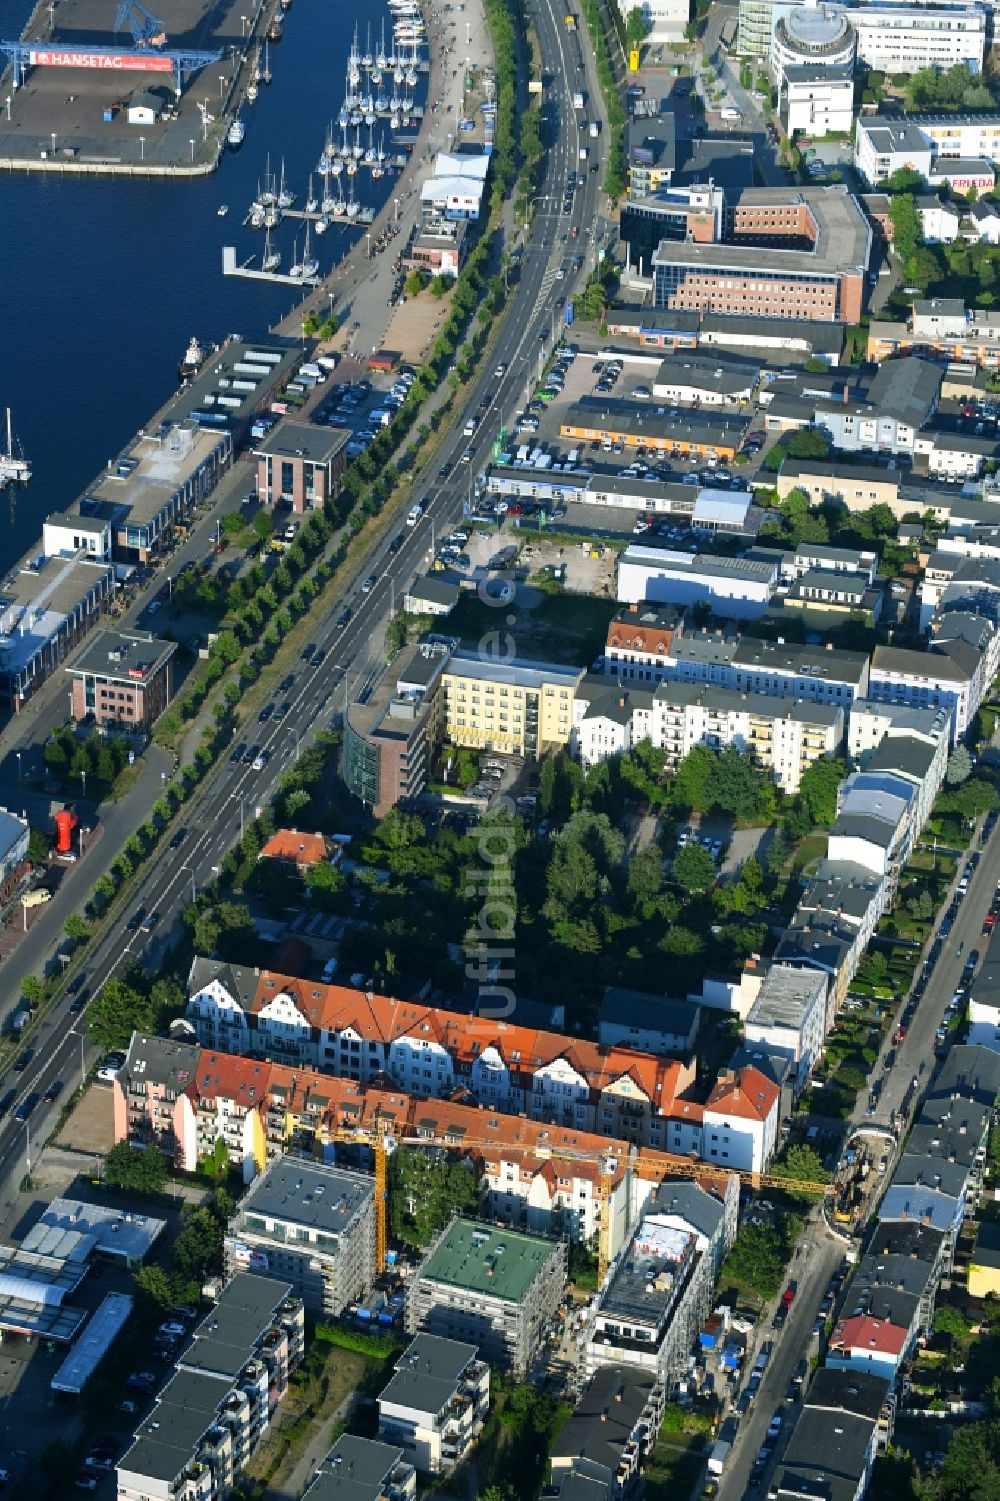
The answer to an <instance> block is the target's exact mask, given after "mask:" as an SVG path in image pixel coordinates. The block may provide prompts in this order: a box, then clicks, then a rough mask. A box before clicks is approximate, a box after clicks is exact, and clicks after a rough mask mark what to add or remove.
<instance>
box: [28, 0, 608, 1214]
mask: <svg viewBox="0 0 1000 1501" xmlns="http://www.w3.org/2000/svg"><path fill="white" fill-rule="evenodd" d="M531 9H532V15H533V17H534V19H535V23H536V27H537V34H538V39H539V45H540V48H541V52H542V57H543V62H544V72H545V79H546V92H545V96H544V106H543V144H544V145H545V147H546V155H545V158H544V165H543V173H542V178H541V181H540V183H539V187H538V195H537V203H536V205H535V209H536V211H535V215H534V219H533V222H532V225H531V228H530V230H529V231H528V232H527V234H526V237H525V240H524V245H523V254H522V257H521V264H520V275H519V278H518V280H517V282H516V284H515V285H514V287H513V288H512V292H511V299H510V302H509V304H508V306H507V309H506V311H505V315H504V318H503V322H502V324H501V327H500V330H499V332H498V334H497V336H496V338H495V340H494V343H493V346H492V348H491V350H490V353H489V356H488V358H487V359H486V360H485V361H484V370H483V373H482V375H481V376H480V377H479V379H478V380H476V381H474V382H473V383H472V384H471V386H470V387H469V389H468V391H467V394H466V400H465V403H464V406H463V407H462V409H461V410H460V411H459V412H458V413H456V416H455V419H454V423H453V426H452V428H451V431H450V435H449V437H448V438H447V439H446V440H445V442H444V443H443V445H442V447H441V449H440V452H439V454H438V457H437V459H436V463H435V468H434V470H433V477H431V478H427V479H425V480H424V482H423V483H422V484H419V485H418V486H417V487H415V489H414V491H413V493H412V496H411V500H412V501H418V500H419V501H422V502H423V504H424V508H425V514H424V518H423V519H422V520H421V522H420V523H419V525H417V526H416V527H412V528H409V527H401V531H400V537H401V542H400V544H399V545H398V547H397V549H396V551H395V552H393V551H391V550H390V542H389V539H385V540H383V541H382V542H381V543H380V544H379V545H378V546H377V547H376V548H375V549H373V551H372V553H370V554H369V555H368V556H367V557H366V558H365V559H364V561H363V562H362V563H361V564H360V565H359V567H358V570H357V575H356V577H355V578H354V579H353V581H352V582H351V584H350V585H349V587H348V588H347V589H346V590H345V591H344V594H343V595H342V597H341V598H340V599H339V600H338V602H337V607H336V610H335V611H331V613H330V614H329V615H328V616H327V617H326V618H325V619H324V620H322V621H318V622H317V625H316V629H315V631H314V634H313V640H314V642H315V643H316V645H317V646H318V647H320V648H323V649H324V650H325V659H324V661H323V662H322V665H321V666H320V667H319V668H315V669H314V668H311V667H310V666H308V665H306V664H304V663H301V662H300V663H297V664H294V665H295V683H294V686H293V688H292V690H291V691H290V692H289V693H288V694H287V695H285V696H286V698H287V700H288V702H289V705H290V707H289V711H288V714H287V716H286V717H285V718H284V720H283V722H282V723H281V724H280V725H275V724H273V723H268V724H266V725H262V726H259V727H258V726H253V725H248V726H246V727H245V729H244V732H243V734H244V738H247V739H251V740H253V741H255V742H259V744H260V746H261V748H262V749H263V750H265V751H267V752H268V753H269V759H268V761H267V764H266V766H265V769H264V770H263V771H261V772H255V771H254V770H253V769H252V767H250V766H247V765H245V764H244V762H243V761H242V760H241V761H239V762H233V761H231V760H230V759H229V758H228V757H224V758H223V760H222V761H221V763H220V764H219V765H218V766H216V767H215V768H214V770H213V771H212V772H211V773H210V775H209V776H208V778H207V779H206V781H205V783H204V784H203V786H202V788H201V789H200V791H199V793H198V795H197V796H196V798H195V799H194V801H193V802H192V803H191V804H189V805H187V807H186V808H185V811H184V814H183V815H182V822H183V824H184V826H185V828H186V830H187V833H186V837H185V839H184V842H183V843H182V844H181V846H180V848H179V849H177V850H176V851H175V852H171V853H170V855H169V856H168V857H162V858H157V859H156V860H154V861H152V862H151V864H150V866H149V867H148V868H147V869H145V870H144V871H142V872H141V873H140V874H139V876H138V878H137V879H136V882H135V886H134V889H133V890H132V892H131V893H130V898H129V902H128V904H127V906H126V908H125V910H124V912H122V914H121V916H120V917H119V919H118V920H116V921H115V922H113V923H112V924H110V925H109V926H108V927H107V928H106V929H105V931H104V933H103V935H102V936H101V937H100V938H99V939H98V940H97V941H96V942H95V943H94V945H93V947H92V948H91V950H90V951H89V952H88V954H87V960H86V979H85V985H86V988H87V990H88V991H89V993H90V994H91V996H93V995H94V994H96V993H97V991H98V990H99V989H100V987H101V985H103V984H104V983H105V981H106V980H107V979H109V978H110V977H111V976H113V975H114V974H115V973H116V972H118V971H120V970H121V968H122V966H123V965H124V964H125V963H126V962H127V961H128V960H129V959H131V958H136V959H140V960H143V961H145V962H146V963H147V964H148V965H150V966H155V964H156V962H157V959H158V957H159V956H161V955H162V953H163V952H164V950H165V949H166V948H167V947H168V946H169V944H170V941H171V936H172V933H173V932H174V931H175V925H176V924H177V922H178V921H179V919H180V916H181V913H182V912H183V910H184V908H185V907H186V906H187V905H188V903H189V902H190V901H191V899H192V896H193V894H194V893H195V892H196V891H197V890H198V889H199V888H200V887H203V886H205V885H207V884H208V882H210V881H211V880H212V878H213V877H214V876H215V875H216V874H217V872H218V868H219V866H220V865H221V863H222V858H223V856H224V854H225V852H226V850H227V849H229V848H230V846H231V845H232V844H233V843H234V842H235V841H236V840H237V839H238V838H239V835H240V831H241V827H242V825H243V823H244V821H245V820H246V819H248V818H251V817H252V816H253V814H254V810H255V809H256V808H257V807H258V806H263V805H264V804H266V802H267V801H268V800H269V799H270V797H271V796H272V795H273V793H274V791H275V788H276V785H277V782H278V779H279V777H280V776H281V775H282V773H284V772H285V771H287V769H288V768H289V766H290V765H291V764H292V762H293V761H294V759H295V757H296V756H297V755H298V754H299V753H300V752H301V750H303V749H305V748H306V746H307V745H308V744H309V743H310V740H311V738H312V737H313V736H314V735H315V734H316V733H317V732H318V731H319V730H322V729H324V728H326V727H327V726H328V725H329V724H330V723H331V722H332V720H333V718H334V716H335V714H336V713H338V712H340V711H341V709H342V706H343V703H344V700H345V697H346V696H351V695H353V694H354V693H355V692H356V691H357V688H358V686H359V684H360V682H361V681H362V679H363V677H364V676H365V675H366V674H367V673H369V672H370V671H371V670H372V667H373V655H372V653H373V643H375V642H378V641H380V640H381V638H382V628H383V627H384V624H385V618H386V616H387V614H388V613H389V612H390V611H391V609H392V603H393V601H399V600H401V599H402V597H403V594H404V592H405V589H406V587H407V585H408V584H409V583H410V582H411V580H412V579H413V577H414V576H415V575H416V574H417V573H418V571H419V570H420V569H421V568H422V567H426V565H427V563H428V562H429V553H430V551H431V550H432V538H433V537H434V536H436V537H438V538H439V539H440V538H441V537H442V536H443V535H444V533H445V532H446V531H447V530H448V529H449V528H450V527H452V526H453V525H455V524H456V523H457V521H458V520H459V519H460V517H461V514H462V506H463V502H464V501H465V499H466V497H467V494H468V480H467V478H466V474H467V472H471V474H472V475H475V474H477V473H478V472H479V470H480V469H481V468H482V467H483V465H484V464H485V462H486V461H487V459H488V457H489V450H490V446H491V444H492V441H493V438H494V437H495V434H496V431H497V429H498V428H499V426H500V424H501V422H502V421H508V422H509V420H510V417H511V416H512V414H513V412H514V411H515V410H516V407H517V405H518V404H519V403H520V401H521V400H522V399H523V395H524V384H525V381H526V379H527V378H530V377H531V376H532V375H533V374H536V373H537V369H538V365H539V356H540V353H541V355H542V357H543V358H544V356H545V354H547V353H548V352H549V351H550V350H551V348H552V346H553V344H554V343H555V342H556V341H557V339H558V337H559V332H560V330H559V327H558V320H557V319H556V316H555V315H556V312H557V309H556V307H555V299H556V297H557V296H559V295H561V294H565V295H567V296H570V295H571V289H572V287H573V280H572V277H571V276H569V275H567V276H566V277H565V278H559V277H558V274H557V273H558V270H559V268H560V266H562V265H564V264H565V263H566V262H567V261H569V260H570V259H571V257H572V256H573V255H574V254H577V253H583V254H584V255H585V256H586V253H587V250H588V248H589V247H590V246H592V245H593V244H594V240H595V237H596V236H597V235H598V234H599V233H600V228H599V226H600V225H601V223H602V220H601V215H600V182H601V174H600V173H592V172H590V171H585V172H584V174H583V177H582V181H581V185H580V187H579V188H578V189H577V191H576V194H575V195H574V198H573V209H572V213H571V214H567V213H564V212H563V199H564V196H565V187H566V179H567V178H568V176H569V174H570V173H571V172H572V171H576V170H578V168H579V166H582V165H583V164H582V163H580V162H579V160H578V154H579V146H580V127H579V123H578V121H577V118H576V115H575V112H574V110H573V107H572V95H573V92H574V90H576V89H579V88H581V87H586V88H587V92H588V93H590V94H591V101H590V103H589V106H588V113H589V115H590V118H594V117H595V115H596V113H597V108H598V106H597V99H596V95H595V94H594V89H595V88H596V85H595V84H594V82H593V80H591V79H590V78H589V74H588V73H587V72H586V71H583V72H581V71H580V69H581V67H582V68H583V69H584V70H586V69H587V68H588V67H589V63H588V61H587V59H586V58H585V57H584V55H583V53H582V51H581V47H580V41H579V38H578V37H577V36H576V35H574V34H573V33H571V32H567V30H566V28H565V27H564V24H563V12H562V11H560V10H559V8H558V5H555V4H554V3H553V0H536V3H535V4H534V5H533V6H532V8H531ZM595 144H596V145H597V146H598V147H599V149H600V154H601V156H603V153H604V152H605V151H606V149H607V148H606V138H605V136H604V134H603V133H602V135H601V137H600V140H599V141H598V142H597V143H594V142H589V145H590V147H591V148H593V147H594V146H595ZM596 154H597V153H596V152H595V151H594V150H593V149H592V150H591V160H593V159H594V157H595V155H596ZM574 226H575V228H576V230H577V237H576V238H573V237H572V230H573V228H574ZM563 236H566V241H565V243H563ZM540 331H544V332H545V337H544V338H542V337H540V336H539V335H540ZM498 362H500V363H502V364H503V365H504V366H505V367H506V369H505V374H504V376H503V377H502V378H500V379H497V378H496V376H495V374H494V368H495V367H496V366H497V364H498ZM486 397H488V398H489V402H488V408H483V407H482V405H481V403H482V402H483V400H484V398H486ZM484 411H485V416H483V413H484ZM472 414H476V415H477V416H478V417H482V420H480V421H479V423H478V427H477V434H476V436H475V437H474V438H473V439H472V440H471V446H472V449H473V454H472V459H471V462H470V463H469V464H468V465H466V464H464V463H462V462H461V455H462V453H463V451H464V449H465V448H466V446H467V444H468V443H469V441H470V440H468V439H466V438H465V437H464V436H463V435H462V426H463V423H464V420H465V418H466V416H467V415H472ZM448 462H451V463H452V464H453V465H454V468H453V470H452V475H451V483H450V484H447V485H445V484H442V483H441V481H440V480H439V479H438V478H437V471H438V466H443V465H444V464H445V463H448ZM371 574H374V575H375V576H376V578H377V581H378V582H377V584H376V587H375V588H374V589H373V590H372V591H371V592H370V593H369V594H367V595H362V594H361V592H360V587H361V582H362V580H363V579H364V578H366V577H368V576H369V575H371ZM345 604H350V605H351V607H352V610H353V614H352V616H351V619H350V621H349V623H348V624H347V625H346V626H345V627H343V628H338V626H337V624H336V619H335V616H336V613H337V612H338V611H339V610H340V609H341V608H342V607H343V606H344V605H345ZM85 874H86V871H85V867H84V868H81V870H80V871H79V874H78V877H77V879H78V880H79V878H80V877H83V876H85ZM79 884H80V890H81V893H83V892H84V891H85V890H86V889H89V882H87V881H86V880H79ZM139 907H142V908H144V909H145V911H146V912H154V911H155V912H157V913H158V914H159V918H160V921H159V924H158V926H157V927H156V928H155V930H154V931H153V932H152V933H151V934H146V933H143V932H141V931H139V932H130V931H129V930H128V927H127V925H126V924H127V919H128V917H129V916H130V914H132V913H133V912H135V911H136V910H137V909H138V908H139ZM69 1004H70V998H69V997H66V998H64V999H63V1000H62V1001H60V1002H58V1003H57V1004H56V1006H55V1007H54V1008H53V1009H52V1010H51V1011H50V1012H49V1013H48V1015H47V1016H46V1017H45V1019H44V1020H43V1021H42V1022H41V1024H40V1025H39V1027H38V1028H37V1029H36V1030H35V1031H34V1033H33V1034H32V1035H31V1037H30V1039H29V1041H30V1045H31V1047H32V1048H33V1050H34V1054H33V1059H32V1062H31V1064H29V1066H28V1068H26V1069H25V1070H24V1071H23V1072H22V1073H21V1074H20V1075H17V1076H13V1075H12V1076H11V1077H10V1078H9V1079H5V1080H0V1093H3V1092H4V1091H5V1090H7V1089H10V1088H11V1087H15V1088H16V1098H15V1100H14V1102H13V1103H12V1105H11V1108H10V1109H9V1110H8V1112H7V1113H6V1115H5V1116H4V1118H3V1120H2V1121H0V1202H2V1204H3V1205H4V1206H5V1207H9V1206H10V1205H11V1204H12V1203H13V1201H14V1195H15V1194H16V1191H17V1184H18V1181H19V1180H20V1178H21V1176H22V1174H23V1172H24V1171H25V1167H26V1165H27V1161H28V1158H29V1154H30V1151H31V1145H30V1144H31V1141H32V1140H33V1141H35V1142H37V1141H39V1140H41V1139H43V1138H44V1136H45V1135H46V1134H47V1131H48V1129H49V1127H50V1122H51V1118H52V1117H53V1116H54V1114H55V1112H56V1111H57V1109H58V1106H57V1105H52V1106H49V1105H48V1104H47V1103H46V1102H45V1101H44V1100H43V1099H42V1096H43V1095H44V1093H45V1091H46V1089H47V1088H48V1086H49V1085H50V1084H51V1083H53V1082H54V1081H55V1080H57V1079H58V1080H61V1081H62V1082H63V1084H64V1086H65V1087H66V1089H70V1088H72V1087H73V1086H74V1085H75V1084H76V1083H77V1082H78V1080H79V1079H80V1077H81V1072H84V1073H85V1072H86V1071H87V1070H89V1068H90V1067H91V1066H92V1065H93V1063H94V1061H95V1051H94V1049H93V1047H92V1045H91V1044H90V1043H89V1042H88V1041H87V1040H86V1038H85V1036H84V1018H83V1017H78V1018H76V1019H74V1018H73V1017H71V1016H70V1015H69ZM30 1096H37V1097H38V1101H39V1102H38V1103H37V1105H36V1107H35V1108H34V1110H33V1113H32V1114H31V1116H30V1119H29V1120H28V1121H27V1122H26V1123H22V1122H18V1121H17V1120H16V1119H15V1112H16V1109H17V1107H18V1106H19V1105H21V1104H23V1102H24V1101H25V1100H26V1099H27V1098H28V1097H30Z"/></svg>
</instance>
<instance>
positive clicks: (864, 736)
mask: <svg viewBox="0 0 1000 1501" xmlns="http://www.w3.org/2000/svg"><path fill="white" fill-rule="evenodd" d="M887 736H899V737H902V738H905V739H913V740H922V741H924V743H925V744H927V745H930V746H940V747H942V750H943V755H944V759H945V760H947V745H948V714H947V711H946V710H944V709H921V708H917V707H915V706H913V705H910V704H892V703H886V702H885V701H884V700H880V699H875V698H859V699H856V700H855V702H854V704H853V705H852V707H851V712H850V715H849V717H848V721H847V754H848V756H849V758H850V760H851V762H852V764H854V765H855V766H862V767H864V766H867V765H868V762H869V760H870V759H871V755H872V752H873V751H875V750H876V749H877V748H878V747H879V746H880V745H881V744H882V741H883V740H885V739H886V737H887Z"/></svg>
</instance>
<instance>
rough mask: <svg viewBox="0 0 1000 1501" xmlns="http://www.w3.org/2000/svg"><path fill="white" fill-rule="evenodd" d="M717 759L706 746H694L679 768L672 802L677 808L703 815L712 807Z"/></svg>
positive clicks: (675, 778)
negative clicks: (712, 790)
mask: <svg viewBox="0 0 1000 1501" xmlns="http://www.w3.org/2000/svg"><path fill="white" fill-rule="evenodd" d="M714 770H715V757H714V756H713V755H712V752H711V751H710V750H709V749H708V747H707V746H706V745H694V746H692V747H691V749H690V750H689V751H688V753H687V755H686V756H685V757H684V760H683V761H682V762H681V764H680V765H679V766H678V768H677V774H676V776H675V777H674V786H673V796H672V801H673V803H674V806H675V807H677V808H683V809H685V810H687V811H694V812H696V813H703V812H704V811H705V810H706V809H707V808H710V807H711V806H712V798H711V791H710V788H711V781H712V774H713V772H714Z"/></svg>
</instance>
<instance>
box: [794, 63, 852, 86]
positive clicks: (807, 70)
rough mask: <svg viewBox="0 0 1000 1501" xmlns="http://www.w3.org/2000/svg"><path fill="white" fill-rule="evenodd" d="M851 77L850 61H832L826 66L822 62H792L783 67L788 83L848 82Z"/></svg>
mask: <svg viewBox="0 0 1000 1501" xmlns="http://www.w3.org/2000/svg"><path fill="white" fill-rule="evenodd" d="M853 78H854V69H853V68H852V67H851V64H850V63H834V65H833V66H832V67H828V68H826V67H824V66H823V64H822V63H793V64H792V66H791V67H790V68H786V69H785V79H786V81H787V82H788V83H850V82H851V81H852V79H853Z"/></svg>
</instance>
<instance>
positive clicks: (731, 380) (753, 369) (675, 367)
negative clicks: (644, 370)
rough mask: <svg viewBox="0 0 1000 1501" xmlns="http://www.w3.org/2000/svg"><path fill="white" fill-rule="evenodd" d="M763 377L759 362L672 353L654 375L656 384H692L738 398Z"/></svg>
mask: <svg viewBox="0 0 1000 1501" xmlns="http://www.w3.org/2000/svg"><path fill="white" fill-rule="evenodd" d="M759 379H760V365H759V364H751V363H749V362H747V363H737V362H736V361H734V360H729V361H723V360H722V359H721V357H720V358H716V359H711V358H705V359H699V358H698V357H697V356H692V355H680V354H672V355H671V356H670V358H669V359H668V360H664V361H663V363H662V364H661V365H660V368H659V370H657V372H656V374H655V375H654V376H653V383H654V385H667V386H691V387H697V388H699V389H701V390H704V391H713V392H715V394H716V395H718V396H728V397H733V398H734V397H737V396H740V395H742V393H743V392H744V391H746V390H747V388H748V387H749V388H752V387H754V386H755V385H756V384H757V382H758V380H759Z"/></svg>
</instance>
